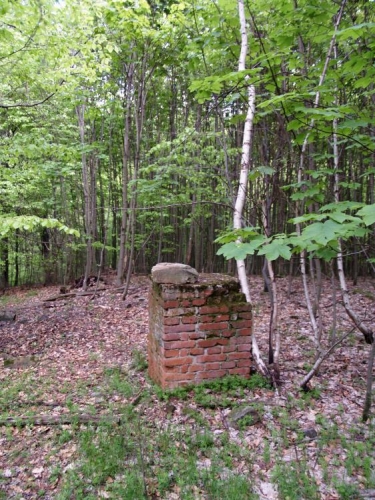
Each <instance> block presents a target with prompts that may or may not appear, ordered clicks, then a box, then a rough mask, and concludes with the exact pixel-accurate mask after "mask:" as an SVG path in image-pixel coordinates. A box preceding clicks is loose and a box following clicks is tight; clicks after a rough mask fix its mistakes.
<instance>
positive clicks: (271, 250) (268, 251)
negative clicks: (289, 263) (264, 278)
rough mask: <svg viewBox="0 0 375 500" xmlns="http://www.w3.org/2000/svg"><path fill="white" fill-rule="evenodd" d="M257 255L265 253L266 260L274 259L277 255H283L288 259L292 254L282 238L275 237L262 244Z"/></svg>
mask: <svg viewBox="0 0 375 500" xmlns="http://www.w3.org/2000/svg"><path fill="white" fill-rule="evenodd" d="M258 255H265V257H266V258H267V260H270V261H272V260H276V259H277V258H278V257H283V258H284V259H286V260H289V259H290V257H291V256H292V252H291V251H290V248H289V246H288V245H287V244H286V243H285V241H284V240H281V239H275V240H273V241H272V242H271V243H269V244H268V245H264V246H263V247H262V248H261V249H260V250H259V251H258Z"/></svg>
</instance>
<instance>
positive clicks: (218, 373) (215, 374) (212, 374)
mask: <svg viewBox="0 0 375 500" xmlns="http://www.w3.org/2000/svg"><path fill="white" fill-rule="evenodd" d="M226 374H227V372H226V371H225V370H210V371H208V372H201V373H198V374H197V377H196V379H197V380H204V379H208V378H221V377H224V376H225V375H226Z"/></svg>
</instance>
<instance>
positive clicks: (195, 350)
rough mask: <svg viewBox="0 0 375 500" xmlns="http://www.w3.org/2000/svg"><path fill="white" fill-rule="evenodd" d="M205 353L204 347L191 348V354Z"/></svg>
mask: <svg viewBox="0 0 375 500" xmlns="http://www.w3.org/2000/svg"><path fill="white" fill-rule="evenodd" d="M203 353H204V349H202V348H198V347H195V348H194V349H190V354H191V355H192V356H198V355H199V354H203Z"/></svg>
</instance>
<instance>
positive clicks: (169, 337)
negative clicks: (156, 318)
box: [162, 333, 189, 342]
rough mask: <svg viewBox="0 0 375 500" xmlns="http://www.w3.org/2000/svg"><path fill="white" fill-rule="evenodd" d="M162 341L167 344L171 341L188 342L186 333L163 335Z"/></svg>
mask: <svg viewBox="0 0 375 500" xmlns="http://www.w3.org/2000/svg"><path fill="white" fill-rule="evenodd" d="M162 340H164V341H166V342H169V341H171V340H189V334H188V333H165V334H164V335H163V336H162Z"/></svg>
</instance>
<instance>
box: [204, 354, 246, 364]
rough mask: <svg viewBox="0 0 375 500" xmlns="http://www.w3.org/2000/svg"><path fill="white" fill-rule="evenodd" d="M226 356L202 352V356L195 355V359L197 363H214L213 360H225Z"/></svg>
mask: <svg viewBox="0 0 375 500" xmlns="http://www.w3.org/2000/svg"><path fill="white" fill-rule="evenodd" d="M236 354H237V353H236ZM229 356H230V354H229ZM226 358H227V357H226V355H225V354H204V355H203V356H197V358H196V359H197V362H198V363H210V362H212V363H214V362H215V361H225V360H226Z"/></svg>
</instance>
